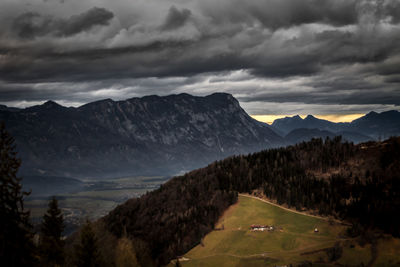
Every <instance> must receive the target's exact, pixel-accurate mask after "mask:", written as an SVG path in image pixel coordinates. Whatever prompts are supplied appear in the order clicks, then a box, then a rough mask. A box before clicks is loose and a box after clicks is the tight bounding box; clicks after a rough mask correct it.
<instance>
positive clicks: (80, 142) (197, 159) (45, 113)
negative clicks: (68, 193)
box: [0, 93, 284, 178]
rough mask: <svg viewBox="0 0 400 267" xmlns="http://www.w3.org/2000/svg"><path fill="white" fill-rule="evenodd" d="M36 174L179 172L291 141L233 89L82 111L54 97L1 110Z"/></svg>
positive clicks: (27, 169) (26, 169) (26, 170)
mask: <svg viewBox="0 0 400 267" xmlns="http://www.w3.org/2000/svg"><path fill="white" fill-rule="evenodd" d="M0 121H5V123H6V127H7V129H8V131H9V132H10V133H11V134H12V135H13V136H14V137H15V138H16V144H17V150H18V151H19V156H20V157H21V158H22V162H23V164H22V167H21V173H22V174H27V175H30V176H34V175H48V176H65V177H77V178H79V177H115V176H125V175H171V174H177V173H179V172H182V171H188V170H191V169H195V168H198V167H201V166H205V165H207V164H208V163H210V162H212V161H214V160H217V159H223V158H225V157H227V156H230V155H233V154H240V153H249V152H254V151H259V150H262V149H265V148H268V147H274V146H279V145H282V144H284V141H283V138H282V137H280V136H279V135H277V134H276V133H275V132H273V131H272V130H271V129H270V126H269V125H267V124H265V123H260V122H258V121H256V120H254V119H252V118H251V117H250V116H249V115H248V114H247V113H246V112H245V111H244V110H243V109H242V108H241V107H240V105H239V102H238V101H237V100H236V99H235V98H234V97H232V96H231V95H229V94H224V93H216V94H212V95H209V96H206V97H195V96H191V95H188V94H180V95H170V96H165V97H160V96H146V97H142V98H131V99H128V100H125V101H113V100H111V99H105V100H101V101H97V102H93V103H89V104H86V105H83V106H81V107H79V108H67V107H63V106H61V105H59V104H57V103H56V102H53V101H48V102H46V103H44V104H43V105H37V106H33V107H29V108H26V109H19V110H18V109H16V110H15V109H14V110H10V109H9V108H7V107H2V108H1V109H0Z"/></svg>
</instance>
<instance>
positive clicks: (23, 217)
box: [0, 123, 34, 266]
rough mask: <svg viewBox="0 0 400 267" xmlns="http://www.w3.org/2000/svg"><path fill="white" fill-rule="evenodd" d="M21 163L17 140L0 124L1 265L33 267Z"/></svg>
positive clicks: (31, 243) (32, 247)
mask: <svg viewBox="0 0 400 267" xmlns="http://www.w3.org/2000/svg"><path fill="white" fill-rule="evenodd" d="M20 165H21V161H20V160H19V159H18V158H17V152H16V151H15V145H14V138H13V137H11V136H10V134H8V132H7V131H6V129H5V126H4V124H3V123H0V265H1V266H32V265H33V263H34V256H33V255H34V254H33V252H34V245H33V242H32V238H33V234H32V232H31V231H32V225H31V224H30V222H29V212H28V211H25V210H24V196H27V195H29V193H27V192H22V185H21V178H18V177H17V172H18V168H19V166H20Z"/></svg>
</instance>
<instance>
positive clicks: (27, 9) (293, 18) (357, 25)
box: [0, 0, 400, 115]
mask: <svg viewBox="0 0 400 267" xmlns="http://www.w3.org/2000/svg"><path fill="white" fill-rule="evenodd" d="M182 92H185V93H190V94H194V95H208V94H211V93H213V92H227V93H231V94H233V95H234V96H235V97H236V98H237V99H238V100H239V101H240V103H241V106H242V107H243V108H244V109H245V110H246V111H247V112H248V113H250V114H277V115H278V114H336V113H338V114H350V113H366V112H369V111H371V110H375V111H384V110H389V109H397V110H399V105H400V1H399V0H246V1H243V0H112V1H110V0H1V1H0V103H2V104H6V105H8V106H19V107H24V106H30V105H34V104H37V103H42V102H44V101H46V100H48V99H51V100H55V101H57V102H59V103H60V104H63V105H67V106H70V105H73V106H78V105H81V104H83V103H87V102H91V101H94V100H98V99H103V98H112V99H114V100H120V99H127V98H130V97H136V96H144V95H150V94H158V95H168V94H177V93H182Z"/></svg>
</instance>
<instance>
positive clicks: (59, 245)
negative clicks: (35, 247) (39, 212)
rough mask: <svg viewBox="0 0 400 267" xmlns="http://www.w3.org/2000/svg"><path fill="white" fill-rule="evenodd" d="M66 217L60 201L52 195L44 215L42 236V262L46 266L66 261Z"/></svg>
mask: <svg viewBox="0 0 400 267" xmlns="http://www.w3.org/2000/svg"><path fill="white" fill-rule="evenodd" d="M64 227H65V226H64V218H63V215H62V213H61V210H60V208H59V207H58V201H57V199H56V198H55V197H52V198H51V200H50V201H49V207H48V209H47V212H46V214H45V215H44V216H43V222H42V226H41V236H40V252H41V262H42V264H43V265H46V266H58V265H62V264H63V263H64V240H62V232H63V231H64Z"/></svg>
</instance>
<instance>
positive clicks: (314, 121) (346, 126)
mask: <svg viewBox="0 0 400 267" xmlns="http://www.w3.org/2000/svg"><path fill="white" fill-rule="evenodd" d="M271 126H272V128H273V129H275V130H276V131H277V132H281V133H283V134H284V135H288V134H289V133H290V132H292V131H293V130H296V129H318V130H320V131H328V132H330V133H333V134H334V135H343V136H347V140H348V141H353V142H355V143H358V142H363V141H367V140H368V138H369V139H370V140H373V139H375V140H378V139H386V138H389V137H391V136H398V135H400V112H399V111H396V110H391V111H386V112H382V113H376V112H373V111H372V112H370V113H368V114H366V115H365V116H363V117H361V118H359V119H356V120H354V121H352V122H350V123H334V122H330V121H327V120H321V119H318V118H315V117H314V116H312V115H308V116H307V117H306V118H304V119H302V118H301V117H300V116H293V117H286V118H283V119H277V120H275V121H274V122H273V123H272V125H271ZM303 132H304V131H303ZM304 133H305V134H306V135H307V136H308V135H310V131H308V132H304ZM299 134H300V132H297V133H296V139H298V140H301V139H302V138H301V137H300V136H299ZM321 134H323V133H321ZM317 135H318V133H317ZM327 136H329V135H327ZM366 138H367V139H366ZM287 141H288V142H289V143H292V141H291V140H287Z"/></svg>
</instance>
